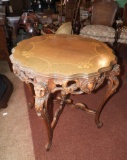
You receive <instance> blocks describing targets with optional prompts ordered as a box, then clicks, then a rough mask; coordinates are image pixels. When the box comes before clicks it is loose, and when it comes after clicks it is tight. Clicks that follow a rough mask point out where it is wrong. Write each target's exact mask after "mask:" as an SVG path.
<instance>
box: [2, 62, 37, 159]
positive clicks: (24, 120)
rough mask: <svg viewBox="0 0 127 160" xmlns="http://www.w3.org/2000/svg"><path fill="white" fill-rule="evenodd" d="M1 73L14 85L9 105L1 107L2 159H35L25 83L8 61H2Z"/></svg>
mask: <svg viewBox="0 0 127 160" xmlns="http://www.w3.org/2000/svg"><path fill="white" fill-rule="evenodd" d="M0 73H1V74H4V75H6V76H7V77H8V78H9V79H10V80H11V82H12V83H13V86H14V91H13V93H12V95H11V97H10V100H9V103H8V107H7V108H5V109H0V160H35V158H34V157H35V156H34V149H33V142H32V136H31V129H30V123H29V117H28V110H27V104H26V98H25V95H24V88H23V83H22V82H21V81H20V80H19V78H17V77H16V76H15V75H14V74H13V73H12V72H10V70H9V67H8V64H7V63H6V62H3V61H0ZM19 95H20V96H19ZM19 133H20V134H19Z"/></svg>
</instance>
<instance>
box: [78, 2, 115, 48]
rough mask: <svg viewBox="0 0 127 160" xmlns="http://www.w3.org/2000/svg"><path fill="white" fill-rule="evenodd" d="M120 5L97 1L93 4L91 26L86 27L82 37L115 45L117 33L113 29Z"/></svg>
mask: <svg viewBox="0 0 127 160" xmlns="http://www.w3.org/2000/svg"><path fill="white" fill-rule="evenodd" d="M117 10H118V3H117V2H115V1H107V0H96V1H94V2H93V3H92V13H91V19H90V25H86V26H84V27H83V28H82V29H81V31H80V35H82V36H84V37H90V38H94V39H97V40H100V41H102V42H107V43H109V44H110V45H113V43H114V42H115V36H116V31H115V29H114V28H113V24H114V22H115V15H116V12H117Z"/></svg>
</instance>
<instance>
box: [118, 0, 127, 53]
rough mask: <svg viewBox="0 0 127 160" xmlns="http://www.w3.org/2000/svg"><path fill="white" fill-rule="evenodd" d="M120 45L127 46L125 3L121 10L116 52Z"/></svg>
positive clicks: (126, 9) (126, 11)
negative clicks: (121, 16)
mask: <svg viewBox="0 0 127 160" xmlns="http://www.w3.org/2000/svg"><path fill="white" fill-rule="evenodd" d="M122 45H127V3H126V4H125V6H124V8H123V19H122V23H121V24H119V25H118V39H117V51H119V49H120V46H122Z"/></svg>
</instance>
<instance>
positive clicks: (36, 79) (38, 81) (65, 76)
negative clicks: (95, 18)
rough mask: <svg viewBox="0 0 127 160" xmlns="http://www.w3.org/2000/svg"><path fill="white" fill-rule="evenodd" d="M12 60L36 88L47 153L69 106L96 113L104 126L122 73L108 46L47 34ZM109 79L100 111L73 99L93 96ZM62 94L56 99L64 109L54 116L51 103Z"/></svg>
mask: <svg viewBox="0 0 127 160" xmlns="http://www.w3.org/2000/svg"><path fill="white" fill-rule="evenodd" d="M31 53H32V54H31ZM70 57H71V58H70ZM11 61H12V63H13V69H14V73H15V74H16V76H18V77H19V78H20V79H21V80H22V81H24V82H26V83H32V84H33V85H34V90H35V109H36V112H37V115H38V116H40V117H41V118H43V120H44V122H45V124H46V128H47V134H48V143H47V144H46V150H49V149H50V147H51V144H52V138H53V131H54V129H55V126H56V124H57V122H58V120H59V117H60V115H61V113H62V111H63V109H64V107H65V105H66V104H70V105H71V106H73V107H74V108H80V109H82V110H85V111H87V112H89V113H92V114H94V115H95V122H96V125H97V127H98V128H100V127H102V123H101V122H100V120H99V117H100V114H101V111H102V109H103V107H104V104H105V103H106V101H107V100H108V99H109V97H110V96H111V95H112V94H113V93H114V92H115V91H116V89H117V87H118V85H119V81H118V79H117V75H119V71H120V70H119V65H118V64H117V58H116V56H115V55H114V54H113V51H112V49H110V48H109V47H108V46H107V45H106V44H104V43H102V42H100V41H97V40H94V39H91V38H83V37H81V36H78V35H62V34H61V35H58V34H57V35H56V34H47V35H43V36H36V37H32V38H30V39H27V40H24V41H22V42H20V43H19V44H18V46H16V47H15V48H14V50H13V53H12V55H11ZM106 79H107V82H108V83H107V91H106V92H105V95H104V98H103V99H102V101H101V102H100V105H99V106H98V108H97V109H96V111H95V110H93V109H90V108H88V107H87V105H86V104H84V103H73V101H72V100H71V99H70V95H71V94H74V95H78V94H83V93H85V94H90V93H92V92H93V91H94V90H96V89H98V88H99V87H100V86H101V85H103V83H104V81H105V80H106ZM58 92H59V95H57V97H56V100H57V101H58V102H60V103H59V105H60V106H59V108H58V109H57V110H56V111H55V113H54V115H52V116H50V114H49V113H51V110H52V109H53V108H52V107H53V106H50V104H49V103H48V100H49V99H50V96H51V94H53V93H58ZM49 107H51V108H49ZM49 109H50V110H49Z"/></svg>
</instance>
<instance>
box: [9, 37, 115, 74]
mask: <svg viewBox="0 0 127 160" xmlns="http://www.w3.org/2000/svg"><path fill="white" fill-rule="evenodd" d="M10 58H11V60H12V62H13V63H17V64H19V65H20V67H23V68H26V69H30V70H32V71H33V72H34V73H38V74H41V75H45V76H49V75H50V76H51V75H54V76H56V75H58V76H59V75H62V76H65V77H66V76H67V77H68V76H72V75H82V74H83V75H89V74H94V73H96V74H97V73H101V72H104V71H108V70H110V69H111V68H112V64H114V63H116V56H115V55H114V54H113V50H112V49H111V48H109V47H108V46H107V45H106V44H104V43H102V42H100V41H97V40H94V39H91V38H84V37H81V36H79V35H55V34H47V35H43V36H36V37H32V38H30V39H27V40H23V41H21V42H20V43H18V45H17V46H16V47H15V48H13V50H12V55H11V56H10Z"/></svg>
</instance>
